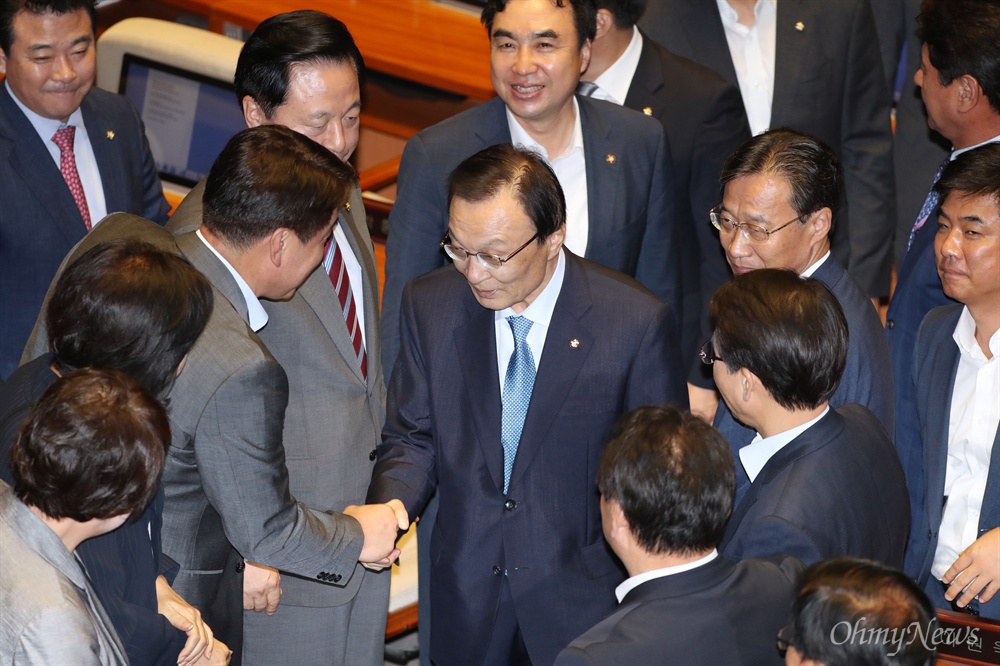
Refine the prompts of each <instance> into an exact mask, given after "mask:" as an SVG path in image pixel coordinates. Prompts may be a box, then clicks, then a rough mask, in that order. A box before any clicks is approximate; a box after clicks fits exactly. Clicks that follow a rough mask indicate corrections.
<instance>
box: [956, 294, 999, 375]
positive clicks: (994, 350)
mask: <svg viewBox="0 0 1000 666" xmlns="http://www.w3.org/2000/svg"><path fill="white" fill-rule="evenodd" d="M951 337H952V338H953V339H954V340H955V344H957V345H958V349H959V351H960V352H961V353H962V355H963V356H968V357H970V358H972V359H973V360H975V361H978V362H980V363H986V362H987V361H988V360H989V359H987V358H986V354H984V353H983V349H982V347H980V346H979V342H978V341H977V340H976V320H975V319H973V318H972V313H971V312H969V308H968V306H966V307H964V308H962V314H961V315H960V316H959V317H958V324H957V325H956V326H955V332H954V333H952V336H951ZM990 353H991V354H992V355H993V358H994V359H995V358H997V356H998V355H1000V330H998V331H996V332H995V333H993V336H992V337H991V338H990Z"/></svg>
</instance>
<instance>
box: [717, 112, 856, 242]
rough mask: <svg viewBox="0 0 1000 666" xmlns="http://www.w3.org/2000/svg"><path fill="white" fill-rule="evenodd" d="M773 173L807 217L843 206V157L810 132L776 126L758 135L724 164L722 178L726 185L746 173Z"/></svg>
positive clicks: (797, 208) (798, 212)
mask: <svg viewBox="0 0 1000 666" xmlns="http://www.w3.org/2000/svg"><path fill="white" fill-rule="evenodd" d="M757 175H773V176H778V177H780V178H783V179H784V180H785V181H786V182H787V183H788V187H789V188H790V189H791V191H792V197H791V201H789V204H791V206H792V208H794V209H795V212H796V213H797V214H798V216H799V222H800V223H802V224H804V223H805V222H804V220H803V218H805V217H807V216H809V215H812V214H813V213H815V212H816V211H818V210H821V209H823V208H829V209H830V212H831V213H833V214H834V215H836V213H837V210H838V209H839V208H840V195H841V188H842V187H843V176H842V174H841V170H840V160H838V159H837V154H836V153H835V152H833V149H832V148H830V146H828V145H826V144H825V143H823V142H822V141H820V140H819V139H817V138H816V137H813V136H809V135H808V134H799V133H798V132H793V131H792V130H789V129H773V130H768V131H766V132H763V133H761V134H758V135H757V136H755V137H753V138H752V139H750V140H749V141H747V142H746V143H744V144H743V145H742V146H740V147H739V148H737V149H736V152H734V153H733V154H732V155H730V156H729V158H728V159H727V160H726V162H725V164H723V165H722V175H721V176H720V178H719V181H720V183H721V185H722V191H723V193H725V189H726V185H727V184H728V183H730V182H732V181H733V180H736V179H737V178H742V177H743V176H757Z"/></svg>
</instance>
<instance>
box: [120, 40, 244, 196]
mask: <svg viewBox="0 0 1000 666" xmlns="http://www.w3.org/2000/svg"><path fill="white" fill-rule="evenodd" d="M118 92H120V93H121V94H122V95H124V96H125V97H127V98H128V100H129V101H130V102H131V103H132V105H133V106H134V107H135V108H136V109H137V110H138V111H139V115H141V116H142V122H143V123H144V124H145V125H146V136H147V137H148V139H149V145H150V148H151V149H152V151H153V159H154V160H155V161H156V169H157V170H158V171H159V172H160V178H162V179H163V180H166V181H169V182H172V183H176V184H178V185H185V186H188V187H190V186H192V185H194V184H195V183H197V182H198V181H199V180H201V179H202V178H204V177H205V176H206V175H208V171H209V169H210V168H211V167H212V163H213V162H214V161H215V158H216V157H217V156H218V155H219V153H220V152H221V151H222V149H223V147H224V146H225V145H226V142H227V141H229V139H230V138H232V136H233V135H234V134H236V133H237V132H239V131H240V130H242V129H244V128H245V127H246V124H245V123H244V121H243V112H242V110H241V109H240V106H239V104H237V103H236V93H235V92H234V88H233V84H232V82H230V81H220V80H218V79H212V78H209V77H207V76H203V75H201V74H195V73H194V72H189V71H186V70H183V69H178V68H177V67H172V66H170V65H165V64H163V63H159V62H154V61H152V60H147V59H146V58H142V57H139V56H136V55H133V54H131V53H126V54H125V55H124V57H123V58H122V74H121V80H120V82H119V87H118Z"/></svg>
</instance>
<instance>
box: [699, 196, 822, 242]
mask: <svg viewBox="0 0 1000 666" xmlns="http://www.w3.org/2000/svg"><path fill="white" fill-rule="evenodd" d="M708 217H709V218H710V219H711V220H712V226H713V227H715V228H716V229H718V230H719V233H722V234H726V235H727V236H729V235H731V234H733V233H734V232H735V231H736V230H737V229H739V230H740V231H742V232H743V237H744V238H746V239H747V240H751V241H753V242H755V243H764V242H766V241H767V239H769V238H770V237H771V234H774V233H778V232H779V231H781V230H782V229H784V228H785V227H787V226H788V225H790V224H791V223H792V222H799V221H801V220H802V216H801V215H800V216H799V217H796V218H795V219H793V220H789V221H788V222H785V223H784V224H782V225H781V226H780V227H778V228H777V229H765V228H764V227H761V226H757V225H756V224H750V223H749V222H737V221H736V220H734V219H733V218H731V217H730V216H729V215H728V214H727V213H725V212H723V210H722V204H719V205H718V206H716V207H715V208H713V209H712V210H710V211H708Z"/></svg>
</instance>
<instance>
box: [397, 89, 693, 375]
mask: <svg viewBox="0 0 1000 666" xmlns="http://www.w3.org/2000/svg"><path fill="white" fill-rule="evenodd" d="M577 99H578V101H579V103H580V124H581V127H582V130H583V143H584V154H585V156H586V162H587V204H588V214H589V236H588V240H587V251H586V257H587V258H588V259H590V260H591V261H595V262H597V263H599V264H602V265H604V266H607V267H608V268H612V269H614V270H616V271H621V272H622V273H625V274H626V275H629V276H631V277H634V278H635V279H636V280H638V281H639V282H641V283H642V284H643V285H645V286H646V287H647V288H648V289H649V290H650V291H652V292H653V293H655V294H656V295H657V296H659V297H660V298H662V299H664V300H665V301H666V302H667V303H670V304H671V305H672V306H674V307H677V306H678V305H679V303H680V267H679V266H678V262H677V257H678V254H679V253H678V250H677V246H676V230H675V223H674V218H675V215H674V190H673V187H672V186H671V183H672V182H673V174H672V173H671V164H670V147H669V145H668V144H667V142H666V139H665V138H664V134H663V128H662V127H661V126H660V125H659V124H658V123H656V122H654V121H653V120H652V119H650V118H645V117H644V116H643V115H642V114H639V113H635V112H634V111H631V110H630V109H622V108H621V107H619V106H618V105H616V104H611V103H609V102H605V101H602V100H596V99H590V98H589V97H578V98H577ZM510 141H511V138H510V129H509V126H508V124H507V113H506V107H505V105H504V103H503V100H501V99H500V98H498V97H495V98H493V99H492V100H490V101H488V102H485V103H483V104H481V105H479V106H477V107H475V108H472V109H469V110H468V111H465V112H463V113H460V114H458V115H457V116H454V117H452V118H449V119H447V120H445V121H444V122H441V123H438V124H437V125H434V126H433V127H429V128H427V129H425V130H424V131H422V132H420V133H419V134H417V135H416V136H414V137H412V138H410V140H409V141H407V143H406V148H405V149H404V150H403V161H402V163H401V164H400V166H399V188H398V196H397V199H396V203H395V205H394V206H393V207H392V213H391V214H390V216H389V237H388V240H387V242H386V248H385V252H386V258H385V262H386V263H385V290H384V292H383V295H382V362H383V365H384V368H385V376H386V377H390V376H391V372H392V366H393V363H395V360H396V355H397V354H398V353H399V324H400V322H399V304H400V300H401V297H402V293H403V286H404V285H405V284H406V283H407V282H409V281H410V280H411V279H412V278H414V277H417V276H418V275H422V274H424V273H427V272H428V271H432V270H434V269H435V268H438V267H440V266H443V265H445V263H446V261H445V260H446V257H445V254H444V252H443V251H441V249H440V247H439V246H438V242H439V241H440V240H441V238H442V237H443V236H444V235H445V233H447V231H448V202H447V198H448V191H447V189H448V188H447V182H448V175H449V174H450V173H451V172H452V170H453V169H454V168H455V167H457V166H458V165H459V163H460V162H461V161H462V160H464V159H465V158H467V157H470V156H472V155H474V154H475V153H477V152H479V151H480V150H482V149H483V148H488V147H489V146H494V145H496V144H499V143H510Z"/></svg>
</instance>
